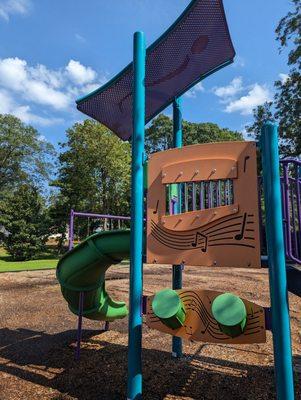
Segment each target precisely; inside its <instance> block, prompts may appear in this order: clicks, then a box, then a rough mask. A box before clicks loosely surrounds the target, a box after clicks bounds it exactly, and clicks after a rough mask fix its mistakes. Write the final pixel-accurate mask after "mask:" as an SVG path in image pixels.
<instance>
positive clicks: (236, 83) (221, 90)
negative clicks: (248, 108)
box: [213, 76, 243, 100]
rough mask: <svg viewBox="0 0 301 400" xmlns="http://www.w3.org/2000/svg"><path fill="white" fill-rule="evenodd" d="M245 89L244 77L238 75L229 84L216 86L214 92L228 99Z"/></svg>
mask: <svg viewBox="0 0 301 400" xmlns="http://www.w3.org/2000/svg"><path fill="white" fill-rule="evenodd" d="M242 90H243V85H242V77H241V76H238V77H236V78H234V79H233V80H232V81H231V82H230V84H229V85H227V86H221V87H215V88H213V93H214V94H215V95H216V96H218V97H220V98H223V99H224V100H226V99H227V98H229V97H233V96H235V95H236V94H237V93H239V92H241V91H242Z"/></svg>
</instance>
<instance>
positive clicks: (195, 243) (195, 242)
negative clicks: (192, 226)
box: [191, 232, 208, 253]
mask: <svg viewBox="0 0 301 400" xmlns="http://www.w3.org/2000/svg"><path fill="white" fill-rule="evenodd" d="M199 238H200V239H201V240H202V239H205V245H204V246H203V248H202V252H203V253H206V251H207V247H208V238H207V236H206V235H204V234H203V233H201V232H197V233H196V235H195V238H194V241H193V242H192V243H191V245H192V247H197V246H198V243H199Z"/></svg>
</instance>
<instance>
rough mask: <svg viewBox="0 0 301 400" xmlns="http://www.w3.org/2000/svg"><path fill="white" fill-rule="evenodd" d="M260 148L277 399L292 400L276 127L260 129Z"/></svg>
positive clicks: (289, 338)
mask: <svg viewBox="0 0 301 400" xmlns="http://www.w3.org/2000/svg"><path fill="white" fill-rule="evenodd" d="M261 148H262V163H263V181H264V198H265V209H266V221H267V223H266V236H267V246H268V261H269V275H270V295H271V306H272V332H273V343H274V359H275V374H276V388H277V398H278V399H279V400H293V399H294V381H293V368H292V350H291V335H290V318H289V304H288V294H287V282H286V266H285V249H284V238H283V228H282V209H281V188H280V173H279V153H278V129H277V126H276V125H273V124H272V123H267V124H265V125H264V126H263V128H262V132H261Z"/></svg>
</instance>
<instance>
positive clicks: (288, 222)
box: [281, 158, 301, 264]
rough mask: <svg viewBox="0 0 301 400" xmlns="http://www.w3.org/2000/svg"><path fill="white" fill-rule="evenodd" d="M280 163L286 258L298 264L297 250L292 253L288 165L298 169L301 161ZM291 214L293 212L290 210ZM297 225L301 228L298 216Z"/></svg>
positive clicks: (293, 160) (290, 159)
mask: <svg viewBox="0 0 301 400" xmlns="http://www.w3.org/2000/svg"><path fill="white" fill-rule="evenodd" d="M281 163H282V164H283V181H284V207H285V209H286V211H285V214H286V225H285V227H286V232H285V236H286V241H287V256H288V258H289V259H291V260H292V261H294V262H296V263H298V264H300V263H301V260H300V259H299V258H298V253H297V250H296V251H295V252H294V249H293V244H292V234H291V216H290V212H291V207H292V205H293V202H294V198H293V194H292V195H291V196H290V194H291V193H290V177H289V164H290V163H293V164H295V165H297V166H298V167H299V166H301V161H299V160H295V159H292V158H287V159H284V160H281ZM297 179H298V177H297ZM290 197H292V199H291V200H290ZM298 207H300V204H299V205H298ZM292 212H293V210H292ZM293 218H294V215H293ZM294 224H295V222H294ZM298 225H299V227H300V226H301V221H300V217H299V216H298ZM294 229H295V228H294ZM295 241H296V243H295V248H296V249H297V248H298V246H299V243H298V240H295Z"/></svg>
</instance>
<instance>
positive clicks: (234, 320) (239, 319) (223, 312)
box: [211, 293, 247, 337]
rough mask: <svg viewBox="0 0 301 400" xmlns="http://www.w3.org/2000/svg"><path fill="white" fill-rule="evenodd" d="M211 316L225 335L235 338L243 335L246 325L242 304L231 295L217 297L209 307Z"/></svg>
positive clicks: (244, 307) (245, 313)
mask: <svg viewBox="0 0 301 400" xmlns="http://www.w3.org/2000/svg"><path fill="white" fill-rule="evenodd" d="M211 311H212V315H213V317H214V318H215V319H216V321H217V322H218V324H219V326H220V329H221V331H222V332H224V333H225V334H226V335H228V336H231V337H235V336H239V335H241V334H242V333H243V331H244V329H245V326H246V323H247V310H246V306H245V304H244V302H243V301H242V300H241V299H240V298H239V297H238V296H235V295H234V294H232V293H224V294H221V295H219V296H217V297H216V298H215V299H214V301H213V303H212V307H211Z"/></svg>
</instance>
